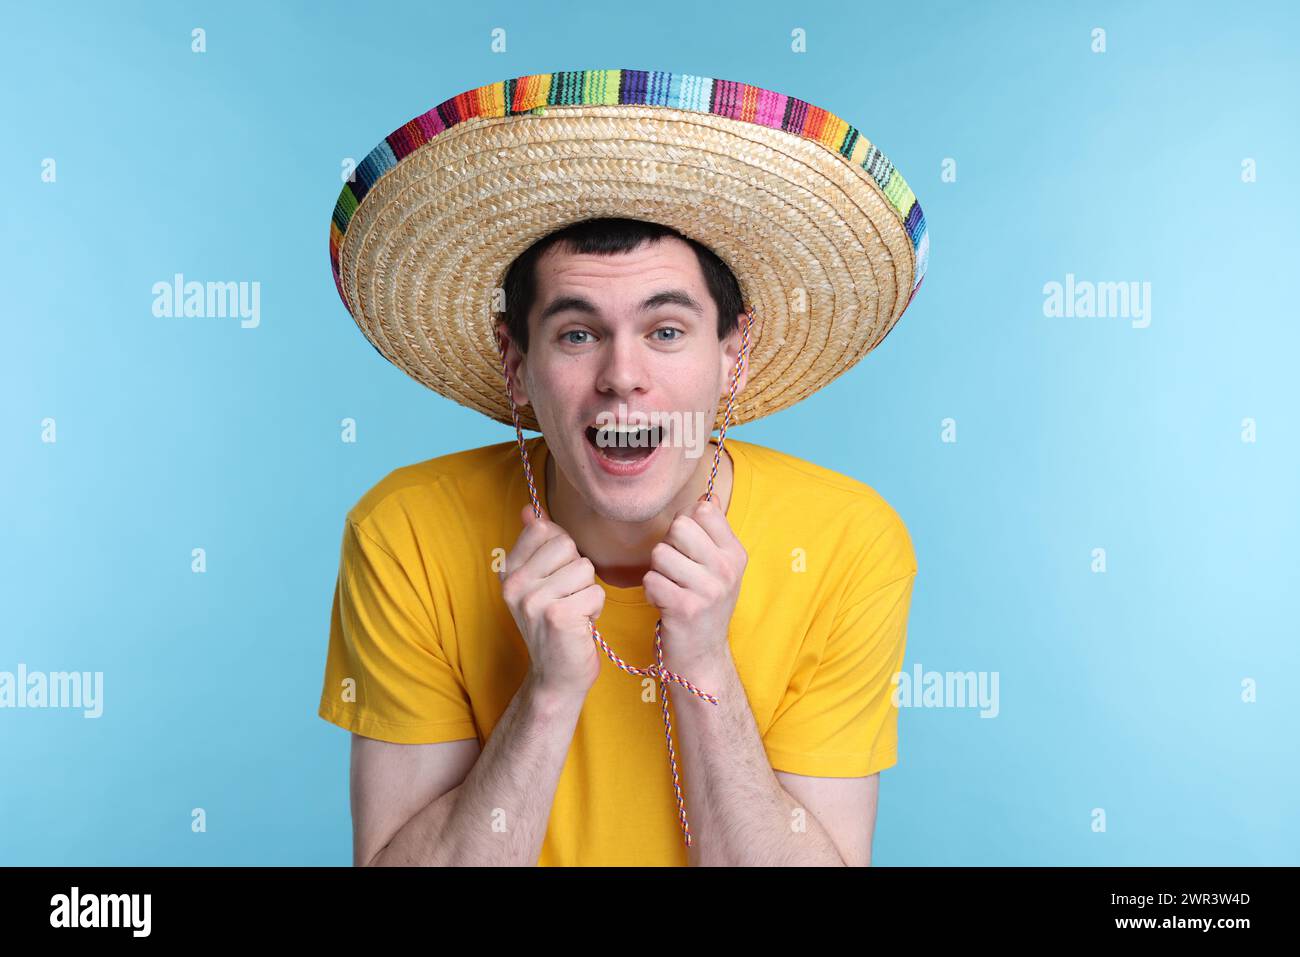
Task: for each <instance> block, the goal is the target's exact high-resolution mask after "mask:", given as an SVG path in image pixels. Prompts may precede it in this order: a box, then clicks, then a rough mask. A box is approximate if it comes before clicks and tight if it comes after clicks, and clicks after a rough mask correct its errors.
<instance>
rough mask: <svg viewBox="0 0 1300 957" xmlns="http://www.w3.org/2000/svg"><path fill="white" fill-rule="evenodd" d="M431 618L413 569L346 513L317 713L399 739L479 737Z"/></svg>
mask: <svg viewBox="0 0 1300 957" xmlns="http://www.w3.org/2000/svg"><path fill="white" fill-rule="evenodd" d="M425 594H427V588H426V589H425ZM434 620H435V619H434V616H433V615H432V614H431V613H430V609H429V608H428V606H427V605H426V599H425V598H422V597H421V590H420V589H419V588H418V587H417V586H416V584H415V582H414V581H413V579H412V577H411V574H410V568H409V566H406V565H403V563H402V562H401V561H399V560H398V559H397V558H395V557H394V556H393V555H392V554H390V552H389V551H388V549H386V548H384V547H383V546H382V545H381V544H380V543H379V542H378V541H377V540H376V539H375V538H374V537H372V536H371V535H370V534H369V533H368V532H367V531H366V530H365V529H364V528H362V527H361V526H359V525H358V524H357V523H356V522H355V521H354V520H353V519H352V518H351V517H349V518H348V520H347V522H346V524H345V526H344V530H343V545H342V548H341V551H340V555H339V573H338V580H337V582H336V584H335V588H334V605H333V609H332V611H331V614H330V637H329V652H328V655H327V657H326V664H325V681H324V687H323V688H322V689H321V698H320V708H319V711H318V712H317V713H318V714H319V715H320V716H321V717H322V718H324V719H325V720H326V721H329V722H331V723H333V724H336V725H338V726H339V727H342V728H345V729H347V730H349V731H353V732H355V733H357V734H359V735H362V736H363V737H367V738H377V739H379V740H381V741H392V742H395V743H397V744H434V743H437V742H441V741H456V740H459V739H462V738H473V737H477V731H476V727H475V723H474V715H473V711H472V709H471V707H470V702H469V696H468V694H467V693H466V691H465V688H464V686H463V683H462V682H461V679H460V677H459V675H458V674H457V672H456V670H455V668H454V667H453V666H452V664H451V662H450V661H449V660H448V658H447V656H446V654H445V653H444V650H443V647H442V645H441V643H440V641H439V636H438V634H437V629H436V626H435V624H434Z"/></svg>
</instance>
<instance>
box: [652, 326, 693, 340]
mask: <svg viewBox="0 0 1300 957" xmlns="http://www.w3.org/2000/svg"><path fill="white" fill-rule="evenodd" d="M661 332H675V333H677V335H675V336H672V337H671V338H666V339H660V340H659V341H660V342H676V341H677V340H678V339H680V338H681V337H682V336H684V335H685V334H686V333H684V332H682V330H680V329H678V328H676V327H674V326H664V327H663V328H662V329H656V330H655V335H658V334H659V333H661Z"/></svg>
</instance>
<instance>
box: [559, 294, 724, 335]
mask: <svg viewBox="0 0 1300 957" xmlns="http://www.w3.org/2000/svg"><path fill="white" fill-rule="evenodd" d="M660 306H681V307H682V308H684V309H689V310H690V311H691V312H694V313H696V314H698V315H701V316H702V315H704V307H703V306H701V305H700V304H699V302H697V301H696V299H695V297H694V296H692V295H691V294H690V293H688V292H686V291H685V290H684V289H665V290H664V291H662V292H657V293H655V294H654V295H653V296H650V297H649V298H648V299H646V300H645V301H644V302H642V303H641V305H640V306H639V307H638V309H639V310H640V311H641V312H649V311H650V310H651V309H658V308H659V307H660ZM570 311H572V312H581V313H585V314H586V315H589V316H594V315H597V314H598V313H599V312H600V310H599V309H597V308H596V307H595V306H594V305H593V304H592V302H591V300H589V299H584V298H583V297H582V296H560V297H559V298H558V299H554V300H552V301H551V303H550V304H549V305H547V307H546V308H545V309H543V310H542V314H541V315H540V316H539V317H538V319H537V328H538V329H540V328H542V327H543V326H545V325H546V320H548V319H550V318H551V317H552V316H554V315H556V314H557V313H561V312H570Z"/></svg>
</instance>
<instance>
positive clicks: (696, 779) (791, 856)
mask: <svg viewBox="0 0 1300 957" xmlns="http://www.w3.org/2000/svg"><path fill="white" fill-rule="evenodd" d="M668 666H669V668H673V665H672V662H668ZM673 670H676V669H675V668H673ZM683 677H685V678H688V679H690V681H691V683H692V684H694V685H696V686H697V687H699V688H701V689H702V690H705V691H708V692H709V693H710V694H713V695H714V696H716V697H717V699H718V703H717V704H716V705H714V704H710V703H709V702H707V701H704V700H701V699H700V698H697V697H695V695H693V694H691V693H689V692H688V691H686V690H685V689H684V688H682V687H681V686H680V685H676V684H674V685H673V686H672V702H673V712H674V715H675V716H676V719H677V720H676V728H677V729H679V731H678V740H679V749H680V751H681V754H682V765H683V772H684V777H685V783H686V800H687V806H686V813H687V818H688V819H689V821H690V825H691V834H692V842H691V848H690V850H689V851H688V857H689V861H690V864H691V865H692V866H794V867H798V866H835V867H839V866H843V865H844V860H843V858H841V857H840V854H839V851H837V850H836V849H835V845H834V844H833V843H832V842H831V839H830V837H829V835H827V833H826V831H825V829H824V828H823V827H822V826H821V824H820V823H819V822H818V821H817V819H816V818H815V817H814V816H813V815H812V814H804V815H801V816H800V817H799V818H798V820H800V821H802V822H804V824H805V827H804V829H802V830H799V829H796V828H795V827H794V826H793V824H794V821H795V820H796V817H795V814H794V811H795V810H796V809H798V808H799V804H798V802H796V801H795V799H794V798H792V797H791V796H790V794H789V793H788V792H787V791H786V790H785V789H784V788H783V787H781V784H780V782H779V781H778V780H777V779H776V774H775V772H774V771H773V770H772V766H771V764H770V763H769V762H768V758H767V751H766V750H765V749H764V747H763V740H762V738H761V737H760V736H759V733H758V726H757V724H756V723H755V721H754V714H753V711H752V710H751V709H750V706H749V699H748V698H747V697H746V695H745V688H744V685H742V684H741V681H740V676H739V675H738V674H737V672H736V667H735V662H734V661H733V660H732V658H731V653H730V650H727V651H726V654H725V657H723V658H720V659H719V660H717V661H715V662H713V663H710V664H707V665H704V666H703V667H695V668H694V669H693V670H692V672H691V673H684V674H683Z"/></svg>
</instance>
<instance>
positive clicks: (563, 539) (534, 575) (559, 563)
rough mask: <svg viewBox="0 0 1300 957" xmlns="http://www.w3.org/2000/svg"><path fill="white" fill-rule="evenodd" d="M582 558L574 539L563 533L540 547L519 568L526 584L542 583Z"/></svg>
mask: <svg viewBox="0 0 1300 957" xmlns="http://www.w3.org/2000/svg"><path fill="white" fill-rule="evenodd" d="M581 557H582V556H581V555H579V554H578V546H577V545H575V544H574V543H573V539H571V538H570V537H569V536H568V535H565V534H564V533H563V532H561V533H560V534H559V535H555V536H554V537H552V538H549V539H547V540H546V541H545V542H543V543H542V544H541V545H539V546H538V547H537V549H536V550H535V551H534V552H533V554H532V555H530V556H529V558H528V560H527V561H526V562H524V563H523V564H522V565H520V566H519V573H520V575H521V576H522V577H523V580H524V581H526V582H535V581H541V580H542V579H544V578H548V577H550V576H551V575H553V574H555V573H556V572H557V571H559V570H560V569H561V568H563V567H564V566H565V565H567V564H569V562H571V561H573V560H574V559H575V558H581Z"/></svg>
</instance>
